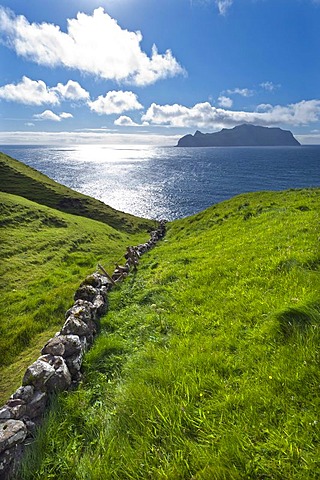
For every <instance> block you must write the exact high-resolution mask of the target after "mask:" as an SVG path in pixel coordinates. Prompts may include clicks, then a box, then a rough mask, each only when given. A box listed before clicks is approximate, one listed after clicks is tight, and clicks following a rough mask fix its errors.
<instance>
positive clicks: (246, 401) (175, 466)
mask: <svg viewBox="0 0 320 480" xmlns="http://www.w3.org/2000/svg"><path fill="white" fill-rule="evenodd" d="M319 193H320V192H319V190H317V189H314V190H312V189H311V190H302V191H288V192H278V193H254V194H249V195H241V196H238V197H235V198H234V199H232V200H230V201H227V202H223V203H222V204H219V205H216V206H214V207H212V208H210V209H208V210H207V211H205V212H202V213H199V214H198V215H195V216H194V217H190V218H187V219H182V220H179V221H176V222H173V223H172V224H171V225H170V226H169V231H168V234H167V237H166V239H165V240H164V241H163V242H161V244H160V245H159V246H158V247H157V248H156V249H154V250H152V251H151V252H150V253H148V254H147V255H146V256H145V257H143V260H142V261H141V265H140V268H139V270H138V273H137V275H136V276H129V277H128V279H127V280H126V282H125V283H124V284H123V285H122V287H121V289H120V290H117V291H114V292H113V293H112V295H111V307H112V309H111V312H110V313H109V314H108V316H107V317H106V318H105V320H104V324H103V327H104V330H103V332H102V334H101V335H100V336H99V338H98V339H97V341H96V343H95V346H94V347H93V349H92V350H91V351H90V352H89V354H88V355H87V358H86V378H87V380H86V382H85V383H84V384H83V385H82V386H81V387H80V388H79V390H78V391H76V392H73V393H71V394H66V395H62V396H60V398H59V400H57V402H56V403H55V405H54V408H53V410H52V412H51V414H50V415H49V417H48V420H47V424H46V428H43V429H42V430H41V431H40V432H39V436H38V438H37V440H36V442H35V444H34V448H33V449H31V450H30V455H29V458H28V460H27V466H26V467H25V470H24V473H23V478H24V479H25V480H27V479H29V478H30V479H31V478H32V479H33V480H34V479H43V478H52V479H65V480H66V479H70V480H71V479H90V480H98V479H99V480H100V479H102V478H103V479H104V480H108V479H110V480H111V479H112V480H118V479H122V480H128V479H136V480H138V479H139V480H141V479H150V480H151V479H152V480H156V479H170V480H180V479H181V480H182V479H193V480H199V479H201V480H215V479H217V480H222V479H225V480H228V479H246V480H247V479H261V480H262V479H264V480H266V479H279V480H280V479H281V480H284V479H288V480H291V479H293V478H294V479H301V480H307V479H308V480H309V479H317V478H319V476H320V466H319V460H320V456H319V423H318V421H319V418H318V416H319V407H320V405H319V403H320V401H319V385H320V373H319V364H318V360H319V320H320V301H319V287H320V278H319V264H320V257H319V230H318V226H319V211H320V209H319V207H320V195H319Z"/></svg>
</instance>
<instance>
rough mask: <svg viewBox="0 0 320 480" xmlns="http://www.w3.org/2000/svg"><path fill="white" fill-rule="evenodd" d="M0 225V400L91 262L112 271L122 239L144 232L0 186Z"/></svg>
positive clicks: (54, 326)
mask: <svg viewBox="0 0 320 480" xmlns="http://www.w3.org/2000/svg"><path fill="white" fill-rule="evenodd" d="M37 175H38V174H37V173H35V179H37ZM26 185H27V181H26ZM37 185H38V186H39V191H40V192H41V191H42V183H41V182H40V183H38V184H37ZM30 188H31V187H30V185H29V189H30ZM57 188H59V186H58V187H57ZM30 191H31V190H30ZM61 191H62V192H63V187H62V188H61ZM118 220H119V218H118ZM118 220H117V221H118ZM0 226H1V251H0V270H1V271H0V278H1V280H0V286H1V297H0V318H1V321H0V351H1V357H0V404H1V402H2V401H4V400H6V399H7V398H8V396H9V395H10V394H11V393H12V392H13V390H14V388H16V387H17V386H18V385H20V384H21V377H22V375H23V372H24V370H25V367H26V366H27V365H29V364H30V363H31V362H32V361H34V359H35V358H37V356H38V354H39V351H40V349H41V348H42V346H43V345H44V343H45V342H46V341H47V340H48V338H50V336H52V334H54V333H55V332H56V331H57V330H58V329H59V326H61V324H62V323H63V321H64V312H65V311H66V310H67V308H68V307H69V306H70V305H71V304H72V300H73V294H74V292H75V290H76V288H77V287H78V285H79V283H80V282H81V281H82V280H83V279H84V277H85V276H86V275H88V274H89V273H91V272H92V271H94V270H96V268H97V264H98V262H101V263H102V264H103V265H104V266H105V268H107V269H109V271H110V272H111V271H112V269H113V268H114V263H113V262H115V261H117V260H119V259H120V258H122V257H123V253H124V252H125V249H126V245H128V244H131V245H132V244H133V245H134V244H136V243H137V242H138V241H139V240H140V239H142V238H143V239H146V238H148V234H147V233H146V232H145V233H140V234H137V233H136V234H129V233H126V232H123V231H122V232H120V231H116V230H115V229H114V228H112V227H110V226H109V225H106V224H104V223H101V222H98V221H95V220H91V219H88V218H84V217H80V216H74V215H70V214H67V213H62V212H60V211H58V210H54V209H51V208H49V207H46V206H42V205H39V204H37V203H34V202H31V201H30V200H27V199H25V198H22V197H18V196H15V195H11V194H8V193H0Z"/></svg>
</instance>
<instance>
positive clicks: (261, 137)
mask: <svg viewBox="0 0 320 480" xmlns="http://www.w3.org/2000/svg"><path fill="white" fill-rule="evenodd" d="M177 146H178V147H275V146H276V147H279V146H280V147H283V146H293V147H297V146H300V143H299V142H298V140H296V139H295V138H294V136H293V135H292V133H291V132H290V131H289V130H282V129H281V128H271V127H261V126H257V125H249V124H243V125H237V126H236V127H234V128H231V129H228V128H223V129H222V130H221V131H220V132H214V133H201V132H199V131H198V130H197V131H196V133H195V134H194V135H185V136H184V137H182V138H180V140H179V141H178V145H177Z"/></svg>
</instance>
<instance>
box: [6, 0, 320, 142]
mask: <svg viewBox="0 0 320 480" xmlns="http://www.w3.org/2000/svg"><path fill="white" fill-rule="evenodd" d="M0 2H1V3H0V32H1V33H0V55H1V57H0V58H1V69H0V143H1V144H9V143H11V144H12V143H13V144H18V143H22V144H39V143H41V144H68V143H70V144H71V143H107V144H118V143H139V144H158V145H174V144H175V143H176V141H177V139H178V138H179V137H181V136H182V135H184V134H186V133H194V131H195V130H197V129H198V130H201V131H202V132H213V131H218V130H220V129H221V128H231V127H233V126H235V125H237V124H240V123H244V122H247V123H253V124H256V125H264V126H279V127H282V128H285V129H289V130H291V131H292V132H293V133H294V134H295V135H296V137H297V138H298V139H299V140H300V141H301V142H302V143H306V144H310V143H313V144H320V28H319V25H320V0H105V1H96V0H77V1H75V0H54V1H52V0H32V1H25V0H2V1H1V0H0Z"/></svg>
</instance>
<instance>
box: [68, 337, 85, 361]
mask: <svg viewBox="0 0 320 480" xmlns="http://www.w3.org/2000/svg"><path fill="white" fill-rule="evenodd" d="M63 341H64V347H65V352H64V355H63V357H64V358H67V357H70V356H71V355H74V354H76V353H80V352H81V351H82V344H81V341H80V337H79V335H63Z"/></svg>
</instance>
